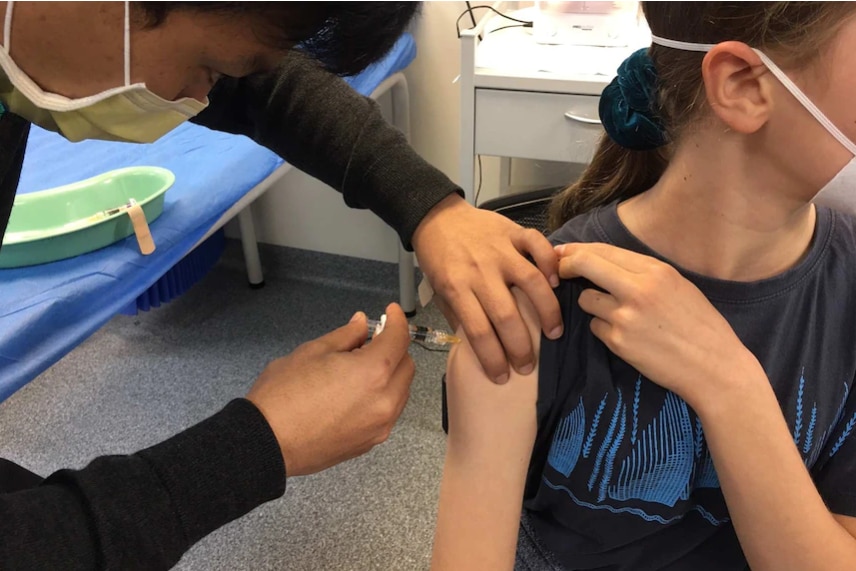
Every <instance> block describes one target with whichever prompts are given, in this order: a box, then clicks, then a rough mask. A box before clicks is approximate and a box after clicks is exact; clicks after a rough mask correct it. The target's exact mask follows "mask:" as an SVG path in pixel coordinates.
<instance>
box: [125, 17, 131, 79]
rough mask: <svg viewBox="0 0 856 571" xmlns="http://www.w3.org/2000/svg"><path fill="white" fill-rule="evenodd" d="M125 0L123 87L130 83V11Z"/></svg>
mask: <svg viewBox="0 0 856 571" xmlns="http://www.w3.org/2000/svg"><path fill="white" fill-rule="evenodd" d="M129 4H130V3H129V2H128V0H125V87H127V86H129V85H131V11H130V6H129Z"/></svg>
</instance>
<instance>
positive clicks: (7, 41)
mask: <svg viewBox="0 0 856 571" xmlns="http://www.w3.org/2000/svg"><path fill="white" fill-rule="evenodd" d="M14 5H15V2H14V1H13V0H9V1H8V2H6V20H5V21H4V22H3V51H5V52H6V53H7V54H8V53H9V48H10V47H11V46H12V7H13V6H14Z"/></svg>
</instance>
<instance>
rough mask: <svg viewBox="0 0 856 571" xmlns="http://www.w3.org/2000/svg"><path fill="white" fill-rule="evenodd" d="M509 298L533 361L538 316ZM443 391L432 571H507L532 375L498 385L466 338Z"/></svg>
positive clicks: (526, 450) (534, 382) (531, 437)
mask: <svg viewBox="0 0 856 571" xmlns="http://www.w3.org/2000/svg"><path fill="white" fill-rule="evenodd" d="M514 294H515V297H516V298H517V303H518V304H519V307H520V310H521V314H522V316H523V318H524V320H525V321H526V324H527V326H528V328H529V331H530V334H531V336H532V341H533V344H534V346H535V354H536V355H537V354H538V350H539V348H540V347H539V345H540V339H541V333H540V328H539V324H538V320H537V314H536V313H535V310H534V308H533V307H532V305H531V303H530V302H529V300H528V298H527V297H526V296H525V295H521V294H520V293H519V292H518V291H514ZM459 334H460V332H459ZM446 384H447V397H448V407H449V438H448V442H447V445H446V464H445V467H444V469H443V481H442V484H441V487H440V507H439V513H438V516H437V529H436V532H435V535H434V552H433V557H432V561H431V569H432V570H433V571H448V570H456V571H457V570H462V569H466V570H467V571H478V570H481V569H485V570H490V571H494V570H503V569H507V570H511V569H513V568H514V558H515V551H516V548H517V531H518V527H519V525H520V510H521V505H522V502H523V487H524V483H525V480H526V472H527V469H528V467H529V458H530V456H531V454H532V446H533V443H534V441H535V430H536V412H535V402H536V399H537V396H538V367H537V366H536V367H535V370H534V371H532V372H531V373H529V374H528V375H520V374H518V373H514V372H512V374H511V376H510V378H509V381H508V382H507V383H506V384H503V385H497V384H495V383H494V382H493V381H491V380H490V379H489V378H488V377H487V375H485V373H484V371H483V370H482V368H481V366H480V365H479V362H478V359H477V358H476V356H475V354H474V353H473V350H472V347H471V346H470V344H469V343H468V342H467V340H466V339H465V338H464V339H463V341H462V342H461V343H460V345H458V346H456V347H455V348H454V349H453V350H452V352H451V354H450V355H449V362H448V365H447V372H446Z"/></svg>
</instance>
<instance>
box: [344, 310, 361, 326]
mask: <svg viewBox="0 0 856 571" xmlns="http://www.w3.org/2000/svg"><path fill="white" fill-rule="evenodd" d="M362 315H363V312H362V311H358V312H356V313H355V314H354V316H353V317H351V320H350V321H349V322H348V323H353V322H354V321H357V320H358V319H359V318H360V317H361V316H362Z"/></svg>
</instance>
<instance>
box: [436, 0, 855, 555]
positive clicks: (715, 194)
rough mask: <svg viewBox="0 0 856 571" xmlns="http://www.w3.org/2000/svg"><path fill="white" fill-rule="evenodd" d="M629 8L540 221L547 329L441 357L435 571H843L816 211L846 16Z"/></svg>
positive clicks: (850, 57)
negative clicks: (442, 450)
mask: <svg viewBox="0 0 856 571" xmlns="http://www.w3.org/2000/svg"><path fill="white" fill-rule="evenodd" d="M642 4H643V10H644V13H645V16H646V18H647V20H648V24H649V25H650V28H651V31H652V33H653V35H654V36H655V38H654V41H653V45H652V46H651V47H650V49H648V50H645V51H643V52H637V53H636V54H634V55H633V56H632V57H631V58H629V59H628V60H627V61H625V62H624V63H623V64H622V66H621V68H620V69H619V74H618V77H617V78H616V81H614V82H613V84H611V85H610V87H609V88H607V89H606V90H605V91H604V94H603V97H602V98H601V118H602V121H603V124H604V128H605V130H606V132H607V134H608V136H607V137H605V138H604V139H603V141H602V142H601V143H600V146H599V148H598V150H597V153H596V155H595V157H594V160H593V162H592V164H591V165H590V166H589V168H588V170H587V171H586V173H585V174H584V175H583V177H582V179H581V180H580V181H579V182H578V183H576V184H575V185H574V186H572V187H571V188H569V189H568V190H567V191H566V192H565V193H564V194H563V195H562V196H560V198H559V199H558V202H557V203H556V204H555V205H554V211H553V213H554V220H555V221H556V223H557V225H561V228H559V230H557V231H556V232H555V234H554V235H553V241H554V243H556V244H559V243H567V242H571V244H567V245H565V246H563V247H561V249H562V250H563V251H562V252H560V253H561V254H562V255H563V256H564V258H563V259H562V261H561V265H562V273H563V277H566V278H575V279H570V280H569V281H565V282H563V283H562V284H561V285H560V287H559V288H558V289H557V292H556V294H557V296H558V298H559V301H560V303H561V305H562V308H563V312H564V319H565V324H566V327H565V333H564V335H563V337H562V338H560V339H559V340H557V341H548V340H546V339H543V340H541V341H540V360H539V367H538V368H537V369H536V370H535V371H534V372H533V373H532V374H530V375H519V374H515V375H512V377H511V378H510V380H509V382H508V383H507V384H504V385H496V384H494V383H492V382H490V380H489V379H488V378H487V377H486V376H485V374H484V373H483V372H482V370H481V369H480V367H479V366H478V361H477V359H476V358H475V356H474V354H473V352H472V349H471V348H470V346H469V344H468V342H467V340H466V339H464V340H463V341H462V343H460V344H459V345H458V346H457V347H456V348H455V349H454V350H453V354H452V355H451V356H450V360H449V365H448V373H447V382H448V391H449V393H448V394H449V414H450V419H449V439H448V449H447V454H446V465H445V469H444V474H443V482H442V486H441V493H440V508H439V515H438V523H437V532H436V538H435V545H434V558H433V568H434V569H435V570H446V569H455V570H458V569H466V570H480V569H490V570H497V569H511V568H513V567H515V560H516V568H517V569H533V570H540V569H551V570H553V569H555V570H558V569H561V570H570V569H575V570H576V569H600V570H634V571H639V570H665V569H668V570H678V571H680V570H693V571H697V570H706V569H710V570H723V569H724V570H732V569H735V570H737V569H739V570H743V569H746V568H747V567H751V568H752V569H753V571H768V570H769V571H786V570H791V569H793V570H810V571H814V570H822V571H831V570H839V569H840V570H845V569H847V570H852V569H854V568H856V434H854V432H856V391H854V386H853V384H854V378H856V325H854V324H856V295H854V293H856V221H854V219H853V218H851V217H850V216H849V215H845V214H842V213H839V212H836V211H833V210H830V209H828V208H824V207H821V206H817V207H816V206H814V205H813V204H812V203H811V202H812V200H813V199H815V198H817V199H818V202H820V201H824V200H831V199H834V200H835V201H836V203H837V204H838V205H847V204H848V199H849V201H850V203H852V202H853V201H856V158H854V157H856V145H854V144H853V141H854V140H856V107H854V105H853V101H854V95H856V18H854V13H856V5H854V3H851V2H843V3H824V2H643V3H642ZM846 191H849V192H850V193H852V195H851V194H847V192H846ZM522 297H523V296H521V303H522V304H523V303H525V302H524V301H523V299H522ZM521 307H524V306H521ZM523 313H524V314H525V317H526V318H527V319H528V321H529V324H530V328H531V333H532V336H533V339H536V340H538V339H539V337H540V335H539V333H538V325H537V323H536V321H537V320H536V317H535V313H534V311H533V310H532V309H531V307H528V308H525V307H524V309H523ZM521 506H522V517H521ZM515 553H516V557H515Z"/></svg>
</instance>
